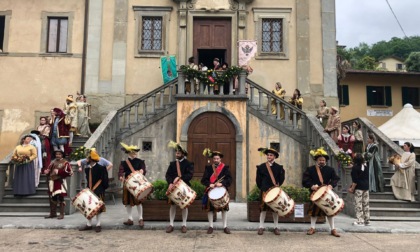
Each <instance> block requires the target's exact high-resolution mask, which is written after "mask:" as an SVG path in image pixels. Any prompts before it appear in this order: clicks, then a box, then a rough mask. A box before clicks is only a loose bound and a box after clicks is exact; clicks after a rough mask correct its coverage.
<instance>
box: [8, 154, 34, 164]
mask: <svg viewBox="0 0 420 252" xmlns="http://www.w3.org/2000/svg"><path fill="white" fill-rule="evenodd" d="M30 161H31V159H30V158H29V156H28V155H19V156H13V157H12V163H14V164H17V165H22V164H27V163H29V162H30Z"/></svg>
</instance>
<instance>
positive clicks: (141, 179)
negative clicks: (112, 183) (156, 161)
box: [125, 171, 153, 200]
mask: <svg viewBox="0 0 420 252" xmlns="http://www.w3.org/2000/svg"><path fill="white" fill-rule="evenodd" d="M125 186H126V187H127V190H128V191H129V192H130V193H131V194H132V195H133V196H134V197H136V198H137V199H138V200H143V199H145V198H146V197H147V196H148V195H149V194H150V193H151V192H152V191H153V185H152V183H150V182H149V181H148V180H147V179H146V177H145V176H144V175H143V174H141V173H140V172H139V171H136V172H132V173H131V174H130V175H129V176H128V177H127V178H126V179H125Z"/></svg>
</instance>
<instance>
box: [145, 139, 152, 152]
mask: <svg viewBox="0 0 420 252" xmlns="http://www.w3.org/2000/svg"><path fill="white" fill-rule="evenodd" d="M152 147H153V145H152V142H149V141H144V142H143V148H142V150H143V152H150V151H152Z"/></svg>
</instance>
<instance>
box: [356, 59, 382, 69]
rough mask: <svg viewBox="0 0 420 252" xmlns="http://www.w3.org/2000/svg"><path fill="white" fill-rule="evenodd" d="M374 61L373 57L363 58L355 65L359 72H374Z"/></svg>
mask: <svg viewBox="0 0 420 252" xmlns="http://www.w3.org/2000/svg"><path fill="white" fill-rule="evenodd" d="M376 64H377V63H376V60H375V58H373V57H370V56H365V57H363V58H362V59H361V60H360V61H359V63H358V64H357V69H360V70H375V68H376Z"/></svg>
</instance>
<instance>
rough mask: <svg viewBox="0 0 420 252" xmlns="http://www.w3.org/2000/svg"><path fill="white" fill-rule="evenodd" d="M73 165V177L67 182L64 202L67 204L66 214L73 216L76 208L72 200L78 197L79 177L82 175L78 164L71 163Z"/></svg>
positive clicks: (68, 178)
mask: <svg viewBox="0 0 420 252" xmlns="http://www.w3.org/2000/svg"><path fill="white" fill-rule="evenodd" d="M70 164H71V169H72V171H73V176H70V177H67V179H66V182H67V197H66V198H65V199H64V201H65V202H66V210H65V212H66V214H67V215H69V214H73V213H74V212H75V211H76V209H75V208H74V206H73V205H72V204H71V200H72V199H73V198H74V197H75V196H76V194H77V190H76V188H77V183H78V178H79V177H78V176H79V175H81V174H79V168H78V166H77V163H76V162H75V161H72V162H70Z"/></svg>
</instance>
